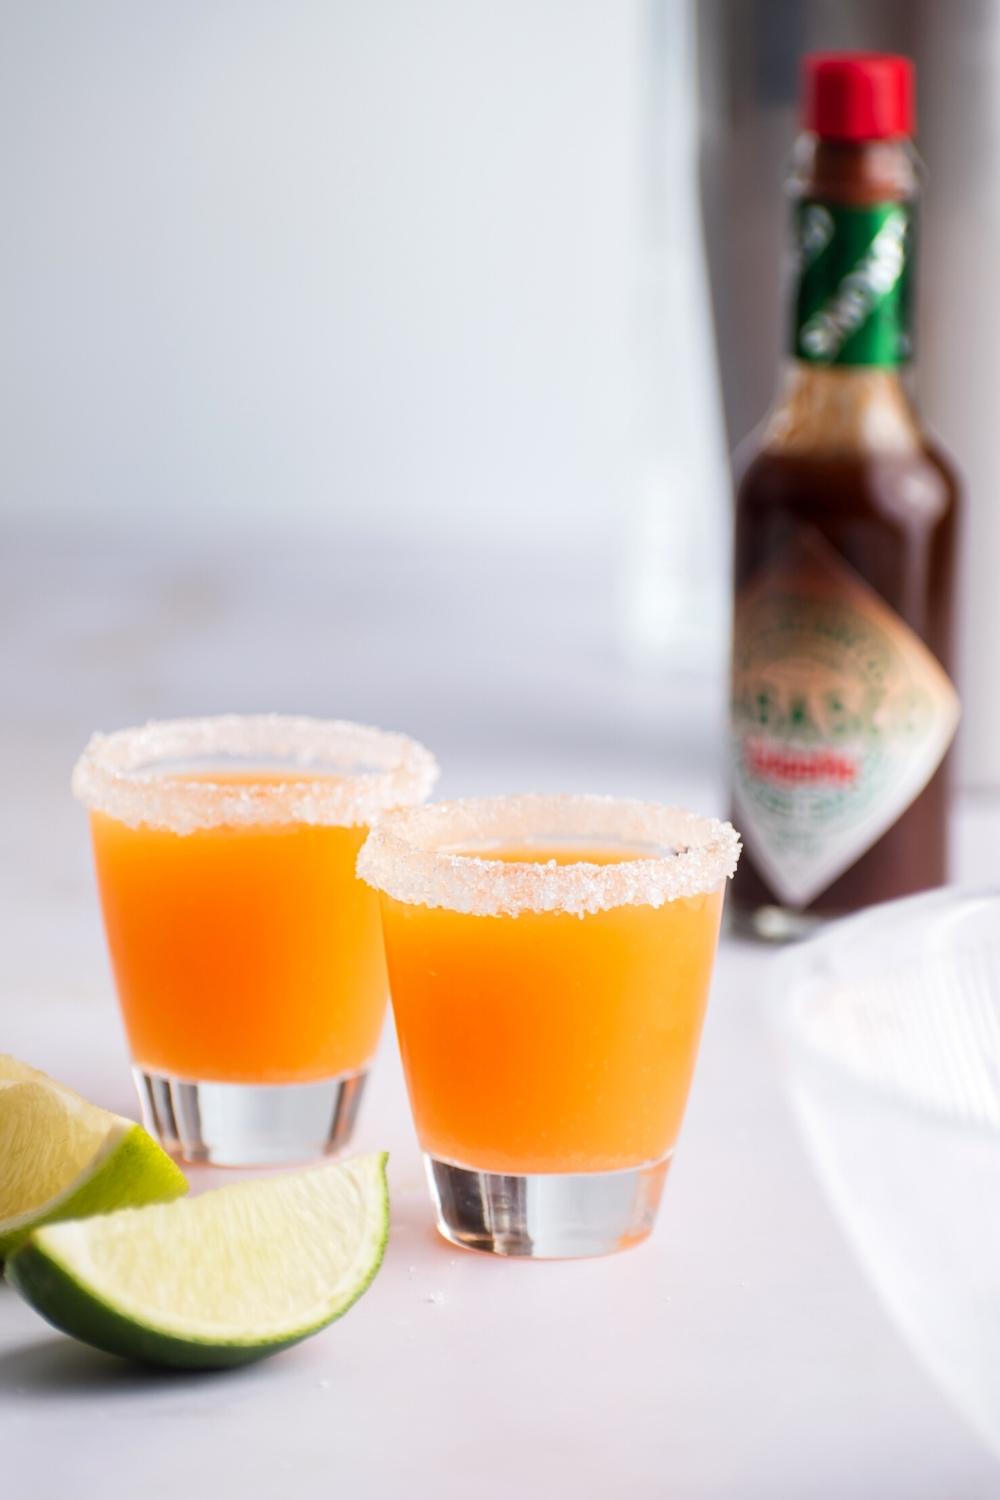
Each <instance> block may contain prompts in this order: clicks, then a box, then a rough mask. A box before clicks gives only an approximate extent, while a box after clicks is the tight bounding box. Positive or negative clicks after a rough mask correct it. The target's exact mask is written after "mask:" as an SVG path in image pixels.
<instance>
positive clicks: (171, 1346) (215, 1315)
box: [7, 1152, 389, 1369]
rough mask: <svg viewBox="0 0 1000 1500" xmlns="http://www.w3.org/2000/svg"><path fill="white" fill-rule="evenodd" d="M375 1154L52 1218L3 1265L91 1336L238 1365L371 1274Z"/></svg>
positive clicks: (165, 1359)
mask: <svg viewBox="0 0 1000 1500" xmlns="http://www.w3.org/2000/svg"><path fill="white" fill-rule="evenodd" d="M385 1163H386V1156H385V1153H384V1152H383V1153H380V1154H378V1155H374V1156H359V1157H355V1158H354V1160H353V1161H348V1162H344V1163H343V1164H342V1165H339V1166H323V1167H313V1168H311V1169H310V1170H309V1171H306V1172H293V1173H289V1174H288V1175H286V1176H281V1177H266V1178H263V1179H262V1180H260V1181H256V1182H238V1183H234V1184H233V1185H232V1186H230V1187H224V1188H219V1189H217V1190H216V1191H215V1192H212V1193H203V1194H202V1195H201V1196H200V1197H198V1198H189V1199H188V1200H187V1201H186V1202H183V1203H171V1204H164V1205H161V1206H158V1207H155V1208H140V1209H133V1208H128V1209H122V1210H121V1212H119V1213H114V1214H107V1215H105V1216H103V1217H101V1218H96V1219H81V1220H79V1221H77V1222H76V1223H71V1224H53V1225H51V1226H49V1227H48V1228H45V1229H40V1230H38V1231H37V1233H35V1234H33V1235H32V1236H31V1238H30V1239H29V1240H28V1241H27V1242H26V1243H25V1244H24V1245H23V1246H22V1247H21V1249H20V1250H18V1251H16V1252H15V1254H14V1255H13V1256H11V1259H10V1261H9V1262H8V1265H7V1277H8V1279H9V1280H10V1281H11V1282H12V1283H13V1285H14V1286H15V1287H16V1288H17V1290H18V1291H19V1292H20V1293H21V1295H22V1296H23V1297H25V1298H26V1299H27V1301H28V1302H30V1303H31V1304H32V1306H33V1307H35V1308H37V1310H38V1311H39V1312H40V1313H41V1314H42V1316H43V1317H45V1318H48V1320H49V1322H50V1323H54V1324H55V1326H56V1327H57V1328H61V1329H62V1330H63V1331H64V1332H65V1333H71V1334H73V1336H74V1337H75V1338H78V1339H83V1341H84V1342H85V1343H88V1344H94V1345H95V1346H96V1347H97V1348H98V1349H107V1350H108V1351H109V1352H110V1353H112V1354H122V1355H125V1356H126V1357H127V1358H131V1359H139V1360H145V1361H146V1362H148V1363H150V1364H159V1365H174V1366H177V1367H180V1368H186V1369H219V1368H222V1367H223V1366H225V1365H239V1364H246V1363H248V1362H249V1361H250V1360H253V1359H261V1358H263V1356H264V1355H265V1354H275V1353H277V1351H278V1350H279V1349H285V1348H287V1346H288V1345H289V1344H295V1343H298V1341H299V1340H300V1339H304V1338H307V1337H308V1336H309V1335H310V1334H312V1333H317V1332H318V1331H319V1329H321V1328H323V1327H325V1326H326V1324H327V1323H332V1322H333V1320H334V1319H335V1318H339V1317H340V1316H341V1314H342V1313H345V1312H346V1311H347V1309H348V1308H349V1307H350V1306H351V1304H352V1303H353V1302H356V1301H357V1299H358V1298H359V1297H360V1296H361V1293H362V1292H363V1291H364V1290H365V1288H366V1287H367V1286H368V1285H369V1283H370V1282H371V1280H372V1278H373V1277H374V1275H375V1273H376V1271H377V1270H378V1268H379V1266H380V1265H381V1263H382V1256H383V1254H384V1251H385V1242H386V1237H387V1235H388V1232H389V1194H388V1189H387V1186H386V1179H385Z"/></svg>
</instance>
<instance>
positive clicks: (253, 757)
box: [73, 715, 437, 1166]
mask: <svg viewBox="0 0 1000 1500" xmlns="http://www.w3.org/2000/svg"><path fill="white" fill-rule="evenodd" d="M436 772H437V768H436V765H435V762H434V760H433V758H432V756H431V755H430V754H429V753H428V751H427V750H425V749H424V748H423V747H422V746H421V745H418V744H417V743H416V742H415V741H413V740H410V739H407V738H405V737H404V736H403V735H398V734H387V733H385V732H383V731H381V730H378V729H370V728H367V727H365V726H362V725H358V724H348V723H343V722H338V721H332V720H330V721H323V720H314V719H304V718H285V717H279V716H275V715H266V716H264V715H261V716H253V717H237V716H226V717H222V718H210V719H176V720H170V721H164V722H160V723H151V724H147V725H146V726H145V727H143V728H140V729H125V730H121V731H119V732H117V733H115V734H109V735H102V734H97V735H94V737H93V738H92V739H91V741H90V743H89V744H88V746H87V748H86V750H85V751H84V753H83V755H82V756H81V758H80V760H79V761H78V763H77V765H76V768H75V771H74V773H73V790H74V793H75V795H76V796H77V798H78V799H79V800H80V801H81V802H83V803H84V804H85V806H86V807H87V808H88V809H89V812H90V827H91V835H92V839H93V848H94V857H95V863H96V867H97V879H98V886H99V889H100V896H101V905H102V909H103V913H104V924H105V929H106V935H107V942H108V948H109V950H110V955H111V963H112V967H113V970H114V975H115V982H116V986H117V990H118V996H119V1000H120V1002H121V1009H122V1015H123V1019H124V1023H125V1030H126V1032H127V1035H128V1041H129V1046H130V1049H131V1053H132V1058H133V1063H134V1074H135V1080H136V1084H137V1087H138V1091H139V1097H140V1100H141V1102H142V1109H143V1114H144V1117H145V1120H146V1124H147V1126H148V1128H149V1129H150V1130H151V1131H153V1132H154V1133H155V1134H156V1135H157V1136H158V1137H159V1139H160V1140H161V1141H162V1142H163V1144H164V1145H165V1146H166V1147H167V1149H168V1150H171V1151H173V1152H175V1153H177V1154H178V1155H180V1156H182V1157H185V1158H186V1159H187V1160H189V1161H204V1162H213V1163H216V1164H218V1165H222V1166H243V1165H257V1164H269V1163H277V1162H290V1161H303V1160H308V1159H310V1158H312V1157H315V1156H318V1155H320V1154H322V1153H324V1152H330V1151H335V1150H338V1149H340V1148H341V1147H343V1146H344V1145H346V1144H347V1142H348V1140H349V1139H350V1136H351V1131H352V1128H353V1125H354V1120H355V1116H356V1114H357V1109H358V1104H359V1101H360V1099H361V1094H362V1091H363V1088H364V1083H365V1078H366V1076H367V1073H368V1070H369V1067H370V1065H371V1060H372V1057H373V1055H374V1052H375V1049H376V1046H377V1043H378V1039H379V1033H380V1031H381V1027H382V1022H383V1019H384V1015H385V1008H386V1003H387V999H388V985H387V980H386V971H385V959H384V952H383V946H382V935H381V930H380V920H379V910H378V901H377V898H376V897H375V895H374V893H373V892H372V891H371V890H370V889H369V888H368V886H366V885H364V884H362V882H361V881H359V880H358V879H357V878H356V877H355V873H354V866H355V861H356V858H357V853H358V850H359V849H360V847H361V845H362V843H363V842H364V839H365V837H366V835H367V833H368V830H369V828H370V826H371V825H372V823H373V822H374V821H375V820H376V819H377V818H378V817H380V816H381V815H382V814H383V813H385V812H386V811H387V810H389V809H394V808H400V807H406V806H409V805H412V804H415V803H418V802H420V801H422V800H423V799H424V798H425V797H426V796H427V795H428V793H429V791H430V789H431V786H432V784H433V782H434V779H435V776H436Z"/></svg>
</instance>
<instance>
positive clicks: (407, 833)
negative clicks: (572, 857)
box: [357, 794, 741, 917]
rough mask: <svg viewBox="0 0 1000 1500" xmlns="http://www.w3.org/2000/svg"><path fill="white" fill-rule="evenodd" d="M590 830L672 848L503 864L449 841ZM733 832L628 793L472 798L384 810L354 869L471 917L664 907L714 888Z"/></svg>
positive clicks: (392, 889) (731, 867) (729, 858)
mask: <svg viewBox="0 0 1000 1500" xmlns="http://www.w3.org/2000/svg"><path fill="white" fill-rule="evenodd" d="M541 834H544V836H545V838H546V839H551V840H553V841H556V842H557V841H558V840H559V839H560V838H563V839H565V838H574V839H581V838H591V839H595V840H613V841H614V842H616V843H618V842H621V843H625V844H630V845H631V846H632V847H633V848H634V847H635V846H636V845H642V844H655V845H658V846H660V847H664V846H665V847H666V848H667V849H672V850H673V851H674V852H670V853H662V854H661V853H657V854H655V855H652V856H651V857H649V858H639V859H630V860H626V861H623V862H622V863H621V864H611V865H595V864H588V863H586V862H585V861H580V862H579V863H574V864H565V865H558V864H556V863H555V861H554V860H550V861H548V863H546V864H537V863H535V864H529V863H527V862H525V863H507V862H506V861H503V860H499V859H490V858H489V856H488V854H486V855H480V854H468V853H466V854H462V853H458V852H456V849H455V846H456V845H462V844H466V845H468V844H477V843H484V842H488V841H494V842H499V841H501V840H502V841H503V842H505V843H509V842H518V841H521V840H524V839H534V838H537V837H539V835H541ZM740 847H741V846H740V838H739V834H738V833H737V832H736V830H735V829H734V828H733V827H732V825H731V824H729V823H722V822H719V821H718V820H716V819H715V818H704V817H701V816H699V815H698V814H697V813H691V812H686V811H684V810H683V809H682V808H677V807H666V806H664V805H663V804H662V803H658V802H637V801H634V800H633V799H631V798H626V797H588V796H538V795H534V794H526V795H524V796H518V797H469V798H464V799H462V800H460V801H456V802H438V803H432V804H430V805H429V806H427V807H421V808H413V809H411V810H409V811H406V812H398V813H393V814H391V815H390V816H389V817H388V818H386V819H384V820H383V821H382V822H381V823H380V824H379V826H378V827H377V828H374V829H373V830H372V832H371V833H370V834H369V835H368V838H367V839H366V840H365V843H364V845H363V846H362V849H361V852H360V854H359V855H358V863H357V873H358V875H359V876H360V878H361V879H362V880H364V881H366V882H367V883H368V884H369V885H371V886H374V887H375V888H376V890H380V891H384V892H385V893H386V895H389V896H392V897H393V898H394V899H395V900H397V901H404V902H406V903H407V904H408V905H411V906H434V907H445V908H447V909H448V910H449V911H456V912H465V913H469V914H471V915H474V916H482V917H496V916H517V915H518V914H519V913H521V912H545V911H561V912H571V913H573V914H575V915H577V916H583V915H584V913H586V912H596V911H607V910H609V909H611V908H612V907H616V906H656V907H659V906H663V905H664V904H665V903H666V902H668V901H676V900H677V899H678V898H680V897H682V896H699V895H704V894H706V893H708V892H709V891H714V890H716V889H717V888H718V887H719V886H720V885H721V884H722V883H723V881H725V880H727V879H729V878H730V877H731V876H732V874H733V872H734V871H735V869H736V862H737V860H738V859H739V854H740Z"/></svg>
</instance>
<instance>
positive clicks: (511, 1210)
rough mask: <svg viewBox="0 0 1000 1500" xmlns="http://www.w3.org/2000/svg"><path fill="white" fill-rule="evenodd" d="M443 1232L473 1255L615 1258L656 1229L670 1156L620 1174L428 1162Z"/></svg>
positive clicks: (427, 1165)
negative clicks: (522, 1171)
mask: <svg viewBox="0 0 1000 1500" xmlns="http://www.w3.org/2000/svg"><path fill="white" fill-rule="evenodd" d="M424 1161H425V1163H426V1167H427V1177H428V1180H429V1182H430V1188H431V1197H432V1198H433V1199H434V1207H435V1209H436V1211H437V1227H438V1229H439V1230H440V1232H441V1234H443V1235H444V1237H445V1239H446V1240H450V1241H451V1243H452V1244H453V1245H461V1246H462V1247H463V1249H466V1250H485V1251H488V1252H490V1253H491V1254H493V1255H523V1256H528V1257H530V1258H533V1259H536V1260H548V1259H553V1260H555V1259H563V1258H572V1257H576V1256H585V1255H610V1254H611V1252H612V1251H614V1250H625V1249H627V1248H628V1247H629V1246H630V1245H637V1244H638V1243H639V1242H640V1241H641V1240H644V1239H645V1238H646V1236H647V1235H648V1234H649V1232H650V1230H651V1229H652V1227H653V1223H654V1220H655V1219H656V1210H657V1209H658V1207H659V1204H660V1195H661V1193H662V1192H663V1184H664V1182H665V1180H666V1176H667V1168H668V1167H669V1165H670V1156H669V1155H668V1156H665V1157H664V1158H663V1160H662V1161H658V1162H652V1163H650V1164H649V1165H647V1166H643V1167H633V1168H628V1169H626V1170H625V1171H621V1172H566V1173H561V1172H538V1173H530V1174H526V1175H525V1176H516V1175H507V1174H505V1173H499V1172H477V1171H474V1170H473V1169H472V1168H470V1167H458V1166H455V1165H454V1164H453V1163H452V1162H447V1161H439V1160H437V1158H435V1157H433V1156H425V1158H424Z"/></svg>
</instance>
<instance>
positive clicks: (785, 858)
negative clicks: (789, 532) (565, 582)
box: [731, 528, 959, 908]
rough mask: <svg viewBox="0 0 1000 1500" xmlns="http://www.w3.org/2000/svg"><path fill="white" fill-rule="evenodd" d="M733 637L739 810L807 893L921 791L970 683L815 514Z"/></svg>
mask: <svg viewBox="0 0 1000 1500" xmlns="http://www.w3.org/2000/svg"><path fill="white" fill-rule="evenodd" d="M733 638H734V647H733V682H732V717H731V723H732V745H731V749H732V785H733V788H734V812H735V818H736V824H737V827H738V828H739V830H740V832H741V834H742V835H743V839H744V842H745V843H746V845H747V848H748V849H749V850H750V851H751V852H752V854H753V857H754V861H755V863H756V864H757V866H758V868H759V869H760V871H761V873H762V875H763V876H764V878H765V879H766V880H767V882H768V884H769V885H770V887H771V889H772V890H773V891H774V894H775V895H776V896H777V897H778V899H779V900H780V901H782V902H783V903H784V904H785V905H786V906H790V907H793V908H801V907H805V906H808V905H809V903H810V902H811V901H812V900H814V898H815V897H816V896H818V895H819V894H820V892H821V891H824V890H825V889H826V887H827V886H829V885H831V884H832V882H833V881H834V880H836V879H837V877H838V876H839V875H842V874H843V873H844V871H845V870H847V869H849V868H850V866H851V865H853V864H854V863H855V862H856V861H857V860H858V859H860V857H861V856H862V855H863V854H864V853H865V852H866V850H868V849H870V848H871V847H872V845H873V844H875V843H877V842H878V840H879V839H880V838H881V836H882V835H883V833H885V831H886V830H887V829H888V828H890V827H891V826H892V824H893V823H895V822H896V820H897V818H899V817H900V815H901V814H902V813H903V812H905V811H906V809H907V808H908V807H909V806H910V804H911V803H912V802H913V801H914V799H915V798H916V797H918V796H919V794H920V792H921V791H923V789H924V787H925V786H926V785H927V783H928V781H929V780H930V778H931V777H932V776H933V774H934V772H935V771H936V770H937V768H938V766H939V765H940V764H941V761H942V760H943V758H944V755H945V752H946V751H947V749H948V746H949V745H950V744H951V741H952V739H953V738H954V734H955V730H956V728H957V727H958V719H959V702H958V695H957V693H956V692H955V689H954V687H953V686H952V683H951V681H950V680H949V678H948V676H947V674H946V673H945V671H944V669H943V668H942V667H941V664H940V663H939V662H938V660H937V658H936V657H935V656H934V655H933V654H932V653H931V652H930V651H929V650H928V648H927V647H926V646H925V645H924V643H923V641H921V640H920V638H919V637H918V636H917V635H916V634H915V633H914V632H913V630H911V629H910V627H909V626H908V625H906V624H905V623H904V621H902V620H901V619H900V618H899V616H898V615H897V614H895V613H894V611H893V610H891V609H890V608H889V607H888V605H886V604H885V602H884V601H883V600H882V599H880V598H879V596H878V595H877V594H876V593H875V592H874V590H873V589H871V588H870V587H869V586H868V584H867V583H865V582H864V581H863V579H861V578H860V577H859V576H858V574H857V573H855V572H854V570H853V569H852V568H850V567H849V566H848V565H847V563H846V562H845V561H844V559H843V558H842V557H840V555H839V554H838V553H837V552H836V551H835V549H834V548H833V547H831V545H830V544H829V543H828V542H827V541H826V540H825V539H824V538H823V537H822V536H821V535H820V534H819V532H817V531H815V530H813V529H812V528H809V529H806V530H804V531H801V532H799V533H798V534H797V535H796V536H795V537H794V538H793V539H792V541H791V542H790V543H789V544H788V546H787V547H786V548H785V549H784V550H783V551H782V552H780V553H779V554H778V555H777V556H776V557H775V558H773V559H772V560H771V562H770V563H768V564H767V565H766V567H765V568H763V569H762V570H761V571H760V572H759V573H758V574H756V575H755V576H754V577H753V578H752V579H751V580H750V582H749V583H748V584H747V585H746V586H745V588H744V589H743V591H742V592H741V594H740V596H739V598H738V600H737V603H736V615H735V620H734V637H733Z"/></svg>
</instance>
